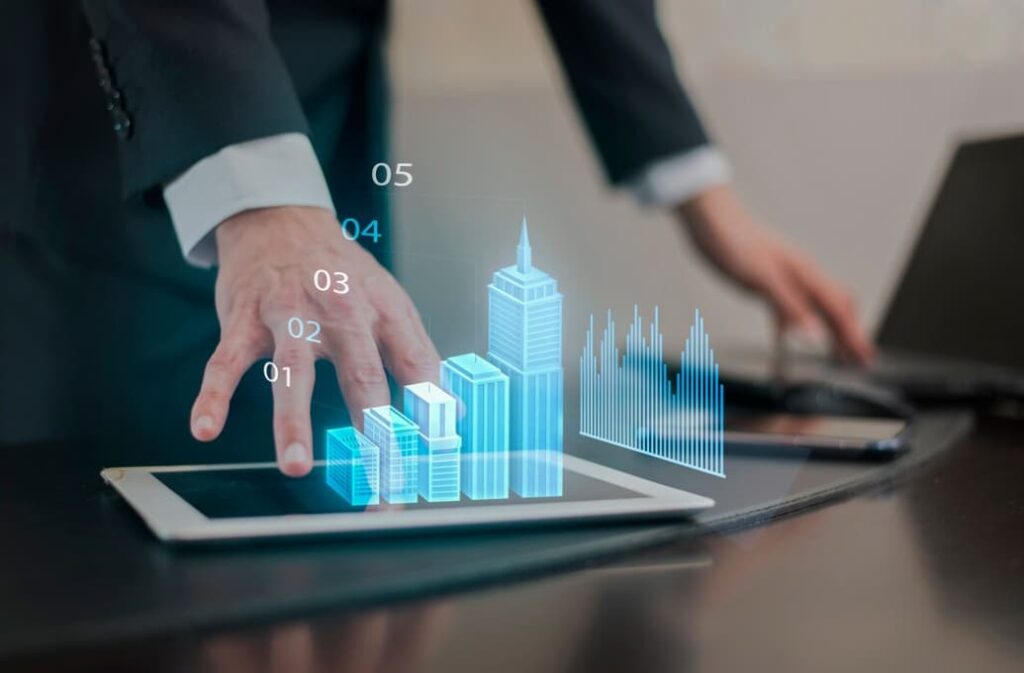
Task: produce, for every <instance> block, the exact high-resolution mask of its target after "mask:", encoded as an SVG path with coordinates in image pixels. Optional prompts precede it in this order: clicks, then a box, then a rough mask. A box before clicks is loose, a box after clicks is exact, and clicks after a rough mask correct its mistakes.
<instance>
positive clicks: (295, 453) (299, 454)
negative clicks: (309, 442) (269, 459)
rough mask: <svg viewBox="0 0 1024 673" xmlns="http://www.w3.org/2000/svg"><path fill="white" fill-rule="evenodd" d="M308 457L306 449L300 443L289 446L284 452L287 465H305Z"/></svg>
mask: <svg viewBox="0 0 1024 673" xmlns="http://www.w3.org/2000/svg"><path fill="white" fill-rule="evenodd" d="M306 456H307V454H306V447H305V446H303V445H302V444H300V443H299V442H294V443H293V444H289V445H288V446H287V447H286V448H285V450H284V462H285V463H305V462H306Z"/></svg>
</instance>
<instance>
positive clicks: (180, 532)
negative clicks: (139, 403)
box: [100, 455, 714, 542]
mask: <svg viewBox="0 0 1024 673" xmlns="http://www.w3.org/2000/svg"><path fill="white" fill-rule="evenodd" d="M316 464H317V465H319V466H322V465H324V461H317V463H316ZM563 466H564V468H565V469H566V470H572V471H574V472H577V473H579V474H582V475H584V476H587V477H591V478H594V479H599V480H601V481H605V482H608V483H611V484H614V485H616V486H619V487H622V488H625V489H627V490H630V491H633V492H635V493H640V494H641V495H643V496H646V497H641V498H625V499H621V498H620V499H609V500H581V501H575V502H558V501H555V502H552V501H545V502H535V503H530V502H528V503H523V504H516V505H507V504H505V505H488V504H486V503H481V504H467V505H466V506H465V507H459V508H451V509H423V510H408V509H394V510H387V509H384V510H379V511H372V512H344V513H331V514H286V515H281V516H273V517H232V518H223V519H214V518H208V517H207V516H205V515H204V514H203V513H202V512H200V511H199V510H197V509H196V508H195V507H193V506H192V505H191V504H189V503H188V501H186V500H185V499H184V498H182V497H181V496H180V495H178V494H177V493H176V492H175V491H173V490H172V489H171V488H170V487H168V486H167V485H166V484H164V483H163V482H162V481H160V479H158V478H157V477H155V476H154V475H155V474H158V473H162V472H198V471H206V470H238V469H243V470H244V469H266V468H273V467H275V464H274V463H233V464H217V465H173V466H149V467H145V466H140V467H111V468H107V469H105V470H103V471H102V472H100V476H101V477H103V479H104V481H106V482H107V483H108V484H110V485H111V486H113V487H114V488H115V489H116V490H117V491H118V493H120V494H121V495H122V496H123V497H124V499H125V500H127V501H128V503H129V504H130V505H131V506H132V508H133V509H134V510H135V511H136V512H138V514H139V516H141V517H142V519H143V521H145V522H146V525H147V526H149V528H150V530H152V531H153V533H154V534H155V535H156V536H157V537H158V538H160V539H161V540H164V541H166V542H201V541H215V540H240V539H249V538H267V537H286V536H289V537H290V536H303V535H323V534H338V535H343V534H370V533H395V532H407V531H414V530H423V529H448V528H463V527H477V526H489V525H494V526H501V525H541V524H553V523H559V522H566V521H577V520H606V519H625V518H662V517H673V516H682V515H687V514H692V513H694V512H698V511H701V510H704V509H707V508H709V507H711V506H713V505H714V501H713V500H711V499H710V498H706V497H704V496H701V495H696V494H694V493H689V492H687V491H682V490H679V489H676V488H672V487H670V486H665V485H663V484H658V483H655V482H653V481H648V480H646V479H642V478H640V477H637V476H634V475H631V474H627V473H625V472H621V471H619V470H616V469H613V468H610V467H606V466H604V465H598V464H597V463H593V462H591V461H588V460H584V459H582V458H579V457H577V456H571V455H565V456H564V457H563Z"/></svg>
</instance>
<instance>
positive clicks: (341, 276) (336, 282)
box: [313, 269, 352, 294]
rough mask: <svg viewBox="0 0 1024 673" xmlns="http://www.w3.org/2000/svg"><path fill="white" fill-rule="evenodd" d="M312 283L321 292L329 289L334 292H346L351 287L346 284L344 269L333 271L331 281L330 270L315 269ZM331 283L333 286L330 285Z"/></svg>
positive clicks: (346, 278)
mask: <svg viewBox="0 0 1024 673" xmlns="http://www.w3.org/2000/svg"><path fill="white" fill-rule="evenodd" d="M313 285H314V286H315V287H316V289H318V290H320V291H321V292H327V291H328V290H330V291H331V292H333V293H334V294H348V292H349V290H350V289H352V288H350V287H349V285H348V274H347V273H345V272H344V271H335V272H334V278H333V282H332V279H331V272H330V271H328V270H327V269H317V270H316V273H314V274H313ZM332 285H333V287H332Z"/></svg>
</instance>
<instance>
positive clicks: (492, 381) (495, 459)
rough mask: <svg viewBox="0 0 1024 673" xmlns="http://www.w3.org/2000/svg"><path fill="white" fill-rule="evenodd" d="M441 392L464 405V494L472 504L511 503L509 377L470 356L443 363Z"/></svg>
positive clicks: (459, 426) (460, 422)
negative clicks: (442, 389) (509, 481)
mask: <svg viewBox="0 0 1024 673" xmlns="http://www.w3.org/2000/svg"><path fill="white" fill-rule="evenodd" d="M441 387H442V388H444V389H445V390H446V391H448V392H449V393H451V395H452V396H454V397H455V399H456V400H458V403H459V404H461V406H462V408H461V413H460V414H459V415H458V416H457V419H456V422H455V425H456V433H457V434H458V435H459V437H460V438H461V439H462V492H463V493H464V494H465V495H466V497H467V498H470V499H472V500H496V499H502V498H507V497H508V476H509V461H508V432H509V423H508V411H509V407H508V404H509V396H508V389H509V384H508V377H507V376H505V375H504V374H502V373H501V371H500V370H499V369H498V368H497V367H495V366H494V365H492V364H491V363H490V362H488V361H487V360H485V359H484V358H482V357H480V356H479V355H476V354H475V353H466V354H465V355H457V356H455V357H451V358H448V359H447V360H445V361H444V362H442V363H441Z"/></svg>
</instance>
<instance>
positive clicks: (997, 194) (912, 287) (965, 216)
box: [878, 136, 1024, 369]
mask: <svg viewBox="0 0 1024 673" xmlns="http://www.w3.org/2000/svg"><path fill="white" fill-rule="evenodd" d="M878 343H879V345H881V346H883V347H884V348H886V349H890V350H899V351H907V352H912V353H915V354H925V355H937V356H944V357H951V358H956V359H958V360H968V361H975V362H983V363H987V364H994V365H1002V366H1008V367H1014V368H1019V369H1024V347H1022V344H1024V136H1017V137H1013V138H1004V139H999V140H990V141H984V142H976V143H969V144H965V145H962V146H961V147H960V148H959V150H958V151H957V153H956V156H955V157H954V159H953V162H952V164H951V166H950V169H949V172H948V173H947V175H946V178H945V180H944V182H943V185H942V188H941V189H940V190H939V194H938V197H937V198H936V200H935V203H934V205H933V207H932V211H931V213H930V215H929V218H928V221H927V222H926V224H925V227H924V229H923V231H922V233H921V235H920V238H919V239H918V242H917V246H916V248H915V250H914V253H913V255H912V257H911V259H910V262H909V264H908V265H907V268H906V270H905V271H904V275H903V279H902V281H901V282H900V283H899V286H898V289H897V291H896V294H895V295H894V297H893V300H892V302H891V303H890V305H889V310H888V314H887V315H886V317H885V319H884V321H883V322H882V326H881V328H880V330H879V334H878Z"/></svg>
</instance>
